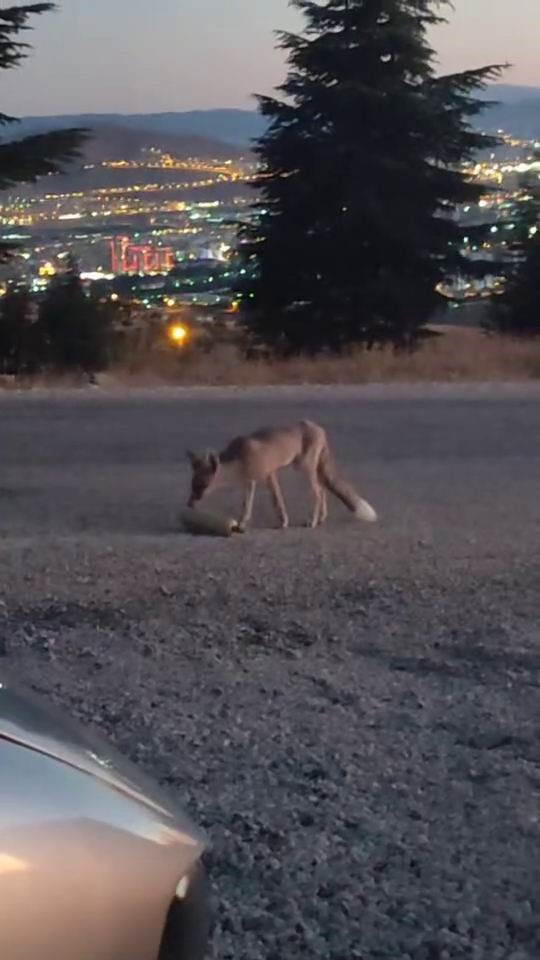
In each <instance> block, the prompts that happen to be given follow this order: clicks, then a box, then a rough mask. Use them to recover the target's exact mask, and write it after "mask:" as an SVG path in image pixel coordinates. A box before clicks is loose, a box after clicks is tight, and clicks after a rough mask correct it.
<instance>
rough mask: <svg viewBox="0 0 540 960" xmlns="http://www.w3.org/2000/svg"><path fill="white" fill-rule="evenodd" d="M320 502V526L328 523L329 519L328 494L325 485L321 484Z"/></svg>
mask: <svg viewBox="0 0 540 960" xmlns="http://www.w3.org/2000/svg"><path fill="white" fill-rule="evenodd" d="M319 482H320V481H319ZM320 504H321V506H320V512H319V526H322V524H323V523H326V521H327V520H328V495H327V493H326V490H325V489H324V487H323V486H321V500H320Z"/></svg>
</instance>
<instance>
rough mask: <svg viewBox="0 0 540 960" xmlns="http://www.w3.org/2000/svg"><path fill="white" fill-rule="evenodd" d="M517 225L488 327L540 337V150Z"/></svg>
mask: <svg viewBox="0 0 540 960" xmlns="http://www.w3.org/2000/svg"><path fill="white" fill-rule="evenodd" d="M514 226H515V232H514V236H515V242H514V243H513V244H512V252H513V262H512V265H511V266H510V267H509V268H508V270H507V278H506V283H505V286H504V289H503V291H502V293H496V294H495V295H494V297H493V300H492V309H491V311H490V316H489V319H488V323H487V327H488V329H489V330H491V331H494V332H497V333H503V334H509V335H511V336H516V337H524V336H525V337H530V336H540V282H539V278H540V152H539V153H537V155H536V162H535V163H534V164H533V165H532V167H531V170H530V172H529V173H527V174H525V175H524V176H523V178H522V181H521V191H520V194H519V196H518V197H517V199H516V202H515V204H514ZM507 267H508V265H507Z"/></svg>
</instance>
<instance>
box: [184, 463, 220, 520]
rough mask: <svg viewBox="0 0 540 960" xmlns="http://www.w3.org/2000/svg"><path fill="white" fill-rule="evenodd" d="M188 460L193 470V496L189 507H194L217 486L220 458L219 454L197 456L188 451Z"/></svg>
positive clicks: (190, 498)
mask: <svg viewBox="0 0 540 960" xmlns="http://www.w3.org/2000/svg"><path fill="white" fill-rule="evenodd" d="M187 458H188V460H189V462H190V464H191V469H192V477H191V494H190V497H189V502H188V506H190V507H193V506H194V504H196V503H198V502H199V500H202V499H203V497H205V496H206V494H207V493H210V491H211V490H212V488H213V487H214V486H215V483H216V479H217V475H218V472H219V457H218V455H217V453H212V452H211V451H210V452H208V453H205V454H197V453H191V451H190V450H188V451H187Z"/></svg>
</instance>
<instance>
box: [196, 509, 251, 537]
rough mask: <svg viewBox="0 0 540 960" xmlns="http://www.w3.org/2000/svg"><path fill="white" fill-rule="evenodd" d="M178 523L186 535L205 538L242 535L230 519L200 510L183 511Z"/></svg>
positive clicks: (241, 531)
mask: <svg viewBox="0 0 540 960" xmlns="http://www.w3.org/2000/svg"><path fill="white" fill-rule="evenodd" d="M180 522H181V524H182V527H183V529H184V530H185V531H186V533H193V534H196V535H198V536H203V537H204V536H207V537H231V536H232V535H233V533H243V532H244V531H243V528H242V527H241V526H240V524H239V523H238V521H237V520H233V519H232V517H218V516H217V515H216V514H215V513H206V512H203V511H202V510H191V509H187V510H184V511H183V512H182V514H181V517H180Z"/></svg>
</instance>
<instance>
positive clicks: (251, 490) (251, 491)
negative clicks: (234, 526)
mask: <svg viewBox="0 0 540 960" xmlns="http://www.w3.org/2000/svg"><path fill="white" fill-rule="evenodd" d="M255 487H256V484H255V483H254V482H253V481H250V482H249V483H246V487H245V492H244V502H243V506H242V516H241V517H240V520H239V526H240V529H241V530H245V529H246V527H247V525H248V523H249V522H250V520H251V517H252V515H253V503H254V500H255Z"/></svg>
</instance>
